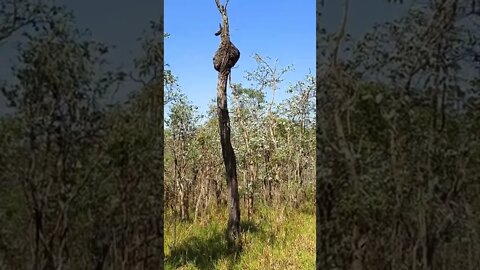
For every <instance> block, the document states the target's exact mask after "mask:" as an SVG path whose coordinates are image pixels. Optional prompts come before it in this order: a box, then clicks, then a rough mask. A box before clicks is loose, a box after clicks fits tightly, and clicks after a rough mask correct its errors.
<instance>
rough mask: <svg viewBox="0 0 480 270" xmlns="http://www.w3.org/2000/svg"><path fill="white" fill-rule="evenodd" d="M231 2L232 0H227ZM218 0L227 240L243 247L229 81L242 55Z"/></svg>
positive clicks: (219, 101) (219, 103)
mask: <svg viewBox="0 0 480 270" xmlns="http://www.w3.org/2000/svg"><path fill="white" fill-rule="evenodd" d="M227 3H228V1H227ZM227 3H226V4H225V6H223V5H221V4H220V1H219V0H215V4H216V5H217V8H218V11H219V12H220V14H221V15H222V22H223V25H222V26H221V27H220V30H219V31H218V32H217V33H216V35H219V34H220V35H221V36H220V37H221V42H220V47H219V48H218V50H217V52H216V53H215V56H214V57H213V67H214V68H215V70H216V71H218V83H217V114H218V125H219V128H220V143H221V145H222V155H223V162H224V164H225V170H226V177H227V201H228V208H229V209H228V212H229V217H228V225H227V242H228V244H229V246H230V247H231V248H234V249H236V250H239V249H240V248H241V243H240V199H239V195H238V179H237V161H236V159H235V152H234V151H233V147H232V142H231V140H230V117H229V115H228V106H227V82H228V78H229V76H230V72H231V68H232V67H233V66H234V65H235V64H236V63H237V61H238V59H239V58H240V51H239V50H238V49H237V48H236V47H235V46H234V45H233V43H232V42H231V41H230V34H229V27H228V16H227V10H226V5H227Z"/></svg>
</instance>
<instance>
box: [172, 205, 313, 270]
mask: <svg viewBox="0 0 480 270" xmlns="http://www.w3.org/2000/svg"><path fill="white" fill-rule="evenodd" d="M311 208H312V209H308V210H309V211H308V212H307V211H301V210H294V209H285V208H284V207H277V208H272V207H260V208H259V209H257V211H256V212H255V216H254V217H253V218H252V220H251V221H247V220H246V217H245V216H243V215H242V222H241V226H242V231H243V233H242V242H243V250H242V252H240V253H238V254H232V253H229V252H228V251H227V243H226V240H225V226H226V224H227V215H226V213H224V212H223V211H222V212H217V213H213V214H211V215H210V216H209V217H207V218H203V219H201V220H198V221H197V222H195V223H185V222H184V223H177V226H176V242H175V244H174V243H173V241H174V239H173V235H174V229H173V224H172V222H171V216H170V217H169V216H168V215H167V216H166V217H165V221H166V227H165V256H166V258H165V267H166V269H200V270H207V269H225V270H227V269H228V270H230V269H314V267H315V214H314V209H313V206H312V207H311ZM309 212H310V213H309ZM242 214H243V213H242Z"/></svg>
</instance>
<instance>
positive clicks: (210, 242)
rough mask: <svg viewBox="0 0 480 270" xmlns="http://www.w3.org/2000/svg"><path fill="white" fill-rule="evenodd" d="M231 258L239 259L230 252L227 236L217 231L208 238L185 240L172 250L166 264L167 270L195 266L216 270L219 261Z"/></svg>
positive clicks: (206, 269)
mask: <svg viewBox="0 0 480 270" xmlns="http://www.w3.org/2000/svg"><path fill="white" fill-rule="evenodd" d="M230 256H232V257H238V255H237V256H235V252H232V251H229V250H228V248H227V243H226V240H225V234H224V233H223V232H219V231H217V232H214V233H213V234H212V235H211V236H210V237H208V238H200V237H196V236H192V237H189V238H187V239H185V240H184V241H183V242H182V243H181V244H180V245H177V246H176V247H174V248H173V249H172V251H171V253H170V256H168V257H167V258H166V260H165V264H166V266H167V269H169V268H174V269H176V268H179V267H181V266H185V265H194V266H195V267H196V268H198V269H200V270H211V269H215V264H216V263H217V261H219V260H221V259H224V258H228V257H230ZM229 261H230V260H229Z"/></svg>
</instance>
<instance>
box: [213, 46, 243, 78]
mask: <svg viewBox="0 0 480 270" xmlns="http://www.w3.org/2000/svg"><path fill="white" fill-rule="evenodd" d="M238 59H240V51H239V50H238V49H237V47H235V45H233V43H232V42H231V41H226V42H224V41H222V42H221V43H220V47H219V48H218V50H217V51H216V52H215V56H214V57H213V67H214V68H215V70H216V71H218V72H224V71H227V70H228V71H229V70H230V69H231V68H232V67H233V66H235V64H236V63H237V61H238Z"/></svg>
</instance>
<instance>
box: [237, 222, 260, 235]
mask: <svg viewBox="0 0 480 270" xmlns="http://www.w3.org/2000/svg"><path fill="white" fill-rule="evenodd" d="M240 229H241V231H242V232H251V233H257V232H259V231H260V228H259V227H258V225H257V224H256V223H255V222H253V221H251V220H242V221H240Z"/></svg>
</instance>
